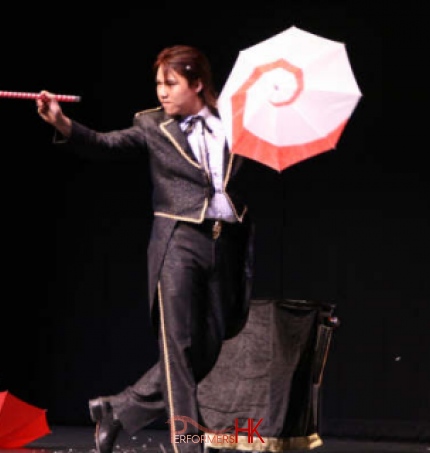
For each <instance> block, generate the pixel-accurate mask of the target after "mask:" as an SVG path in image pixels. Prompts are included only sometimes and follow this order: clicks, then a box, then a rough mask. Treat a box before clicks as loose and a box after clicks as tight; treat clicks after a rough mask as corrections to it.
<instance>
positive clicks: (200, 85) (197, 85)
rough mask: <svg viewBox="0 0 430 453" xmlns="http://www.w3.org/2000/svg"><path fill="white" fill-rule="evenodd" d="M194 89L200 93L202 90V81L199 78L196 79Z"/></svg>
mask: <svg viewBox="0 0 430 453" xmlns="http://www.w3.org/2000/svg"><path fill="white" fill-rule="evenodd" d="M195 90H196V93H200V92H201V91H202V90H203V83H202V81H201V80H200V79H199V80H197V81H196V86H195Z"/></svg>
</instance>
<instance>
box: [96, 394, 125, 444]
mask: <svg viewBox="0 0 430 453" xmlns="http://www.w3.org/2000/svg"><path fill="white" fill-rule="evenodd" d="M89 408H90V415H91V420H92V421H93V422H94V423H97V425H96V433H95V441H96V448H97V452H98V453H112V450H113V447H114V443H115V440H116V438H117V437H118V434H119V432H120V430H121V427H122V426H121V422H120V421H119V420H117V419H115V418H114V416H113V411H112V406H111V405H110V403H109V400H108V399H107V398H96V399H94V400H90V401H89Z"/></svg>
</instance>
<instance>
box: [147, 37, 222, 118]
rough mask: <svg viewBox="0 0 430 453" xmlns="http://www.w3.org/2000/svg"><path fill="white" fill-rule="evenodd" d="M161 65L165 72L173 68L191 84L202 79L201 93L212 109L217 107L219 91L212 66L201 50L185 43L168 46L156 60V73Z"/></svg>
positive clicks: (154, 66) (154, 67)
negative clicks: (216, 89)
mask: <svg viewBox="0 0 430 453" xmlns="http://www.w3.org/2000/svg"><path fill="white" fill-rule="evenodd" d="M160 66H163V68H164V70H165V72H167V71H168V70H169V69H173V70H174V71H175V72H177V73H178V74H179V75H181V76H182V77H185V78H186V79H187V81H188V84H189V85H190V86H193V84H195V83H196V82H197V81H198V80H200V81H201V82H202V85H203V89H202V91H200V93H199V95H200V96H201V98H202V100H203V102H204V103H205V104H206V105H207V106H208V107H209V108H210V109H212V110H215V109H216V104H217V92H216V91H215V88H214V86H213V81H212V71H211V67H210V64H209V60H208V59H207V57H206V56H205V55H204V54H203V53H202V52H201V51H200V50H198V49H196V48H195V47H191V46H184V45H177V46H172V47H166V48H165V49H163V50H162V51H161V52H160V53H159V54H158V56H157V58H156V60H155V62H154V65H153V69H154V73H156V72H157V70H158V68H159V67H160Z"/></svg>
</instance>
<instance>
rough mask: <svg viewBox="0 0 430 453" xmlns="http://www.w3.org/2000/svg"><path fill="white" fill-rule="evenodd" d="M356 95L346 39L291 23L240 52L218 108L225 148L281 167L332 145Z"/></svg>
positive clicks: (354, 101)
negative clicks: (337, 38) (311, 30)
mask: <svg viewBox="0 0 430 453" xmlns="http://www.w3.org/2000/svg"><path fill="white" fill-rule="evenodd" d="M361 96H362V94H361V91H360V89H359V87H358V85H357V82H356V80H355V77H354V74H353V71H352V68H351V65H350V62H349V59H348V55H347V52H346V48H345V44H344V43H342V42H338V41H332V40H329V39H326V38H323V37H321V36H318V35H315V34H312V33H309V32H307V31H304V30H301V29H300V28H297V27H294V26H293V27H290V28H288V29H287V30H285V31H284V32H281V33H279V34H277V35H275V36H273V37H271V38H269V39H267V40H265V41H262V42H260V43H258V44H256V45H254V46H252V47H249V48H247V49H245V50H242V51H240V52H239V55H238V57H237V59H236V62H235V64H234V66H233V69H232V71H231V73H230V75H229V77H228V78H227V81H226V83H225V85H224V87H223V89H222V90H221V92H220V96H219V100H218V108H219V112H220V116H221V120H222V121H223V124H224V127H225V129H226V135H227V141H228V143H229V145H230V149H231V152H232V153H235V154H240V155H243V156H246V157H249V158H251V159H254V160H256V161H259V162H261V163H263V164H265V165H267V166H269V167H272V168H274V169H276V170H278V171H282V170H283V169H285V168H287V167H289V166H291V165H294V164H296V163H298V162H300V161H302V160H304V159H307V158H309V157H312V156H315V155H317V154H319V153H322V152H324V151H328V150H330V149H333V148H335V147H336V144H337V142H338V141H339V138H340V136H341V134H342V132H343V130H344V128H345V126H346V124H347V122H348V120H349V118H350V116H351V114H352V112H353V111H354V109H355V107H356V105H357V104H358V101H359V100H360V98H361Z"/></svg>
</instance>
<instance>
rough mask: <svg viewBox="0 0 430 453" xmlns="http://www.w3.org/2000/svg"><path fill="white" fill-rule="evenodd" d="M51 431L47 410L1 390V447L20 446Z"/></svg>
mask: <svg viewBox="0 0 430 453" xmlns="http://www.w3.org/2000/svg"><path fill="white" fill-rule="evenodd" d="M50 432H51V431H50V429H49V427H48V423H47V421H46V410H45V409H40V408H38V407H36V406H32V405H31V404H28V403H26V402H25V401H22V400H21V399H19V398H17V397H16V396H14V395H12V394H11V393H10V392H8V391H5V392H0V448H19V447H23V446H24V445H27V444H28V443H30V442H32V441H33V440H36V439H38V438H40V437H43V436H45V435H46V434H49V433H50Z"/></svg>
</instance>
